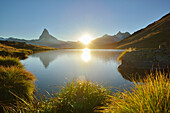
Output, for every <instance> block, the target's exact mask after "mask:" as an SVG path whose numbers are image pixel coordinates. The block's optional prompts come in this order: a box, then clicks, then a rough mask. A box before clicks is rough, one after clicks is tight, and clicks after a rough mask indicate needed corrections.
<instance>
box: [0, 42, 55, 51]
mask: <svg viewBox="0 0 170 113" xmlns="http://www.w3.org/2000/svg"><path fill="white" fill-rule="evenodd" d="M0 43H1V44H3V45H5V46H10V47H13V48H16V49H24V50H32V51H33V52H37V51H45V50H56V49H57V48H52V47H47V46H39V45H32V44H27V43H25V42H11V41H0Z"/></svg>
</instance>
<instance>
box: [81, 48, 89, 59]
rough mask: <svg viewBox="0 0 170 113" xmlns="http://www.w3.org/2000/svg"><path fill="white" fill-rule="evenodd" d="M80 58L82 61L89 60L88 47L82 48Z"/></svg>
mask: <svg viewBox="0 0 170 113" xmlns="http://www.w3.org/2000/svg"><path fill="white" fill-rule="evenodd" d="M81 58H82V60H83V61H84V62H89V61H90V59H91V54H90V49H88V48H85V49H83V53H82V54H81Z"/></svg>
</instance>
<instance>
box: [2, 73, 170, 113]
mask: <svg viewBox="0 0 170 113" xmlns="http://www.w3.org/2000/svg"><path fill="white" fill-rule="evenodd" d="M133 82H134V87H132V89H131V90H130V91H129V90H124V92H118V93H114V94H113V95H111V94H110V91H109V90H107V89H106V88H104V87H103V86H101V85H98V84H96V83H94V82H91V81H77V80H73V81H72V82H68V83H67V84H66V85H65V86H64V87H62V88H61V90H60V92H59V93H57V94H53V95H50V94H49V95H50V96H51V97H50V98H47V97H46V96H40V99H36V98H34V99H33V100H31V101H27V100H24V98H20V97H19V96H17V94H16V95H15V97H17V98H18V100H17V101H16V105H13V106H3V108H4V111H5V112H14V113H18V112H21V113H32V112H41V113H90V112H103V113H168V112H169V110H170V98H169V97H170V81H169V73H161V72H157V73H151V74H150V75H147V77H146V78H145V79H141V81H139V82H135V81H133ZM99 106H100V107H99Z"/></svg>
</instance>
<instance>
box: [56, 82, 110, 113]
mask: <svg viewBox="0 0 170 113" xmlns="http://www.w3.org/2000/svg"><path fill="white" fill-rule="evenodd" d="M108 94H110V91H109V90H107V89H106V88H104V87H103V86H100V85H98V84H95V83H93V82H90V81H83V82H82V81H75V80H73V81H72V82H70V83H67V85H66V87H64V88H62V90H61V91H60V93H59V95H58V96H57V98H58V102H57V103H56V104H57V106H58V108H57V111H58V112H62V111H63V112H74V113H76V112H77V113H86V112H87V111H88V112H93V110H94V108H95V107H96V106H101V105H103V104H104V100H105V99H106V97H107V95H108ZM66 108H67V109H66Z"/></svg>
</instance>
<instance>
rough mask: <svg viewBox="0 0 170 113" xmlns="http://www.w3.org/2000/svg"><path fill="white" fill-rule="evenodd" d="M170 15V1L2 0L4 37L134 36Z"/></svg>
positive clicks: (0, 19) (0, 29)
mask: <svg viewBox="0 0 170 113" xmlns="http://www.w3.org/2000/svg"><path fill="white" fill-rule="evenodd" d="M169 12H170V0H0V37H4V38H8V37H15V38H20V39H28V40H29V39H38V38H39V36H40V35H41V33H42V31H43V29H44V28H46V29H47V30H48V31H49V33H50V34H51V35H53V36H54V37H56V38H58V39H61V40H70V41H73V40H78V39H79V38H80V37H81V36H82V35H83V34H90V35H91V36H92V37H93V38H97V37H100V36H103V35H104V34H109V35H114V34H116V33H117V32H119V31H121V32H130V33H133V32H135V31H137V30H140V29H141V28H144V27H146V26H147V25H148V24H151V23H152V22H154V21H156V20H158V19H160V18H161V17H162V16H164V15H165V14H167V13H169Z"/></svg>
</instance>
